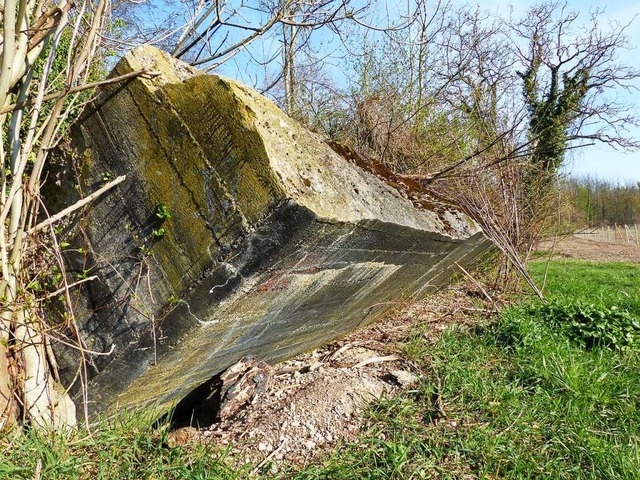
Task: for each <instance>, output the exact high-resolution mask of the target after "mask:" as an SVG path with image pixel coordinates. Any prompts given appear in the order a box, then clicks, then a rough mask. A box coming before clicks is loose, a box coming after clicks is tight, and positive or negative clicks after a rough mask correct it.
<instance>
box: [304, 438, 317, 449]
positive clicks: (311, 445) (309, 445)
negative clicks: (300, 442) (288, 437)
mask: <svg viewBox="0 0 640 480" xmlns="http://www.w3.org/2000/svg"><path fill="white" fill-rule="evenodd" d="M304 448H306V449H307V450H313V449H314V448H316V442H314V441H312V440H307V441H306V442H304Z"/></svg>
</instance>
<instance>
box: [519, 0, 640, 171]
mask: <svg viewBox="0 0 640 480" xmlns="http://www.w3.org/2000/svg"><path fill="white" fill-rule="evenodd" d="M589 15H590V16H589V19H588V20H587V21H585V22H583V21H582V19H581V18H580V15H579V13H578V12H571V11H568V10H567V7H566V5H563V4H558V3H555V2H547V3H542V4H539V5H536V6H534V7H532V8H531V9H530V10H529V12H528V13H527V15H526V16H525V19H524V20H522V21H521V22H519V23H517V24H516V25H514V26H513V27H512V31H513V32H514V33H515V35H514V39H513V45H514V50H515V53H516V57H517V60H518V61H519V62H520V63H521V65H522V66H523V67H524V68H523V70H522V71H520V72H518V74H519V76H520V78H521V79H522V92H523V98H524V103H525V107H526V109H527V111H528V128H527V135H526V141H527V143H528V146H529V148H528V151H529V160H530V164H531V167H532V171H531V173H532V175H533V176H534V177H535V179H537V180H540V179H547V180H548V179H550V178H553V177H554V175H555V174H556V172H557V171H558V169H559V168H560V166H561V165H562V163H563V161H564V159H565V153H566V151H567V150H568V149H571V148H576V147H580V146H585V145H589V144H593V143H596V142H600V143H607V144H610V145H613V146H614V147H620V148H624V149H636V148H638V147H639V146H640V143H639V142H638V141H637V140H635V139H633V138H630V137H629V135H628V134H627V132H626V129H627V128H628V127H629V126H632V125H637V124H638V119H637V117H635V116H634V115H633V114H632V113H631V108H630V105H629V104H628V103H624V102H623V101H619V100H617V99H616V98H615V96H614V95H613V89H619V90H626V91H627V92H631V91H634V90H637V87H635V86H634V84H633V81H634V80H637V79H638V78H639V77H640V72H639V71H638V70H637V69H635V68H633V67H631V66H625V65H621V64H620V63H619V62H618V58H617V56H618V55H619V54H620V52H621V51H622V50H624V49H628V48H629V47H630V46H629V44H628V38H627V37H626V35H625V32H626V30H627V28H628V27H629V25H630V24H625V25H620V24H616V23H611V24H610V25H609V27H608V28H606V29H603V28H602V27H601V25H600V24H601V22H602V16H603V11H601V10H592V11H591V12H590V13H589ZM523 44H526V47H520V46H521V45H523ZM532 180H533V179H532Z"/></svg>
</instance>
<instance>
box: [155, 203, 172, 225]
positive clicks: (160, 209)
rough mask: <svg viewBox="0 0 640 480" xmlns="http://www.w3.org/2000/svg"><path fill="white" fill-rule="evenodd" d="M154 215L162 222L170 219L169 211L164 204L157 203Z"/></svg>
mask: <svg viewBox="0 0 640 480" xmlns="http://www.w3.org/2000/svg"><path fill="white" fill-rule="evenodd" d="M154 213H155V215H156V217H158V218H159V219H160V220H161V221H163V222H164V221H165V220H168V219H170V218H171V211H170V210H169V209H168V208H167V206H166V205H165V204H164V203H159V204H158V205H156V208H155V209H154Z"/></svg>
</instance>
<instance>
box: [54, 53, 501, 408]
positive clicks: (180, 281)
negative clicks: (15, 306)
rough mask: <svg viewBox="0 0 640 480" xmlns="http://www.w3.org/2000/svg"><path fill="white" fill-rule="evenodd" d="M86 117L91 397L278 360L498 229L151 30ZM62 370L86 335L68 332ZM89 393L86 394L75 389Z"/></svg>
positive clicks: (428, 277) (426, 281)
mask: <svg viewBox="0 0 640 480" xmlns="http://www.w3.org/2000/svg"><path fill="white" fill-rule="evenodd" d="M140 69H148V70H155V71H159V72H160V73H161V74H160V75H159V76H157V77H154V78H137V79H134V80H131V81H129V82H127V83H126V84H123V85H109V86H106V87H104V88H103V89H102V91H101V93H100V94H99V96H98V97H97V99H96V100H95V101H94V102H93V103H92V104H91V105H90V106H89V107H88V108H87V109H86V111H85V112H84V114H83V116H82V118H81V119H80V120H79V121H78V122H77V124H76V125H75V127H74V132H75V133H74V148H75V149H76V153H77V157H78V158H79V159H80V164H81V166H80V173H81V180H82V182H83V185H82V190H83V191H85V192H90V191H92V190H95V189H96V188H97V187H98V186H99V185H101V184H102V183H103V182H104V181H105V179H108V178H111V177H115V176H117V175H121V174H126V175H127V180H126V181H125V182H124V183H122V184H120V186H118V187H117V189H116V190H114V191H112V192H110V193H109V194H107V195H105V196H103V197H102V198H101V199H100V200H99V201H98V202H96V203H95V204H93V205H92V206H91V208H90V210H89V212H88V213H87V214H86V215H85V217H84V218H83V219H82V221H81V222H79V223H78V227H77V229H76V232H78V230H81V234H77V233H76V237H75V239H74V245H73V246H75V247H82V250H81V253H82V254H81V255H77V256H76V257H70V258H69V262H70V268H71V269H72V270H73V269H74V268H75V269H76V270H77V271H78V272H82V273H83V274H86V272H90V273H91V274H93V275H99V277H100V280H99V281H97V282H92V283H86V284H83V285H82V287H80V288H81V289H80V290H79V292H78V295H79V297H78V302H79V307H78V312H77V313H78V323H79V324H78V328H79V334H80V336H81V337H82V338H83V339H84V341H85V344H86V347H87V348H88V349H90V350H92V351H97V352H101V353H107V352H112V353H111V354H109V355H93V356H92V355H90V354H85V357H86V358H87V361H88V376H89V378H90V382H89V385H88V401H89V403H88V406H89V411H90V413H95V412H105V411H106V412H112V411H114V410H116V409H119V408H123V407H140V406H152V405H153V406H155V408H157V409H158V412H162V411H165V410H166V409H167V408H168V407H169V406H171V405H172V404H175V403H176V402H177V401H179V400H180V399H182V398H183V397H184V396H186V395H187V394H188V393H189V392H191V391H192V390H194V389H195V388H196V387H197V386H199V385H201V384H202V383H204V382H205V381H207V380H208V379H210V378H211V377H212V376H214V375H216V374H218V373H220V372H222V371H223V370H225V369H226V368H227V367H229V366H230V365H233V364H234V363H235V362H237V361H238V360H239V359H240V358H242V357H244V356H255V357H256V359H257V360H258V361H268V362H276V361H279V360H283V359H285V358H287V357H291V356H293V355H295V354H296V353H299V352H302V351H305V350H310V349H312V348H314V347H317V346H318V345H320V344H322V343H325V342H327V341H329V340H331V339H334V338H336V337H339V336H341V335H344V334H345V333H347V332H349V331H350V330H352V329H353V328H355V327H357V326H359V325H362V324H365V323H368V322H371V321H373V320H375V319H376V318H378V317H379V316H380V315H381V314H383V313H384V312H385V311H387V310H388V309H389V308H391V307H393V306H395V305H397V303H398V302H399V301H402V300H403V299H409V298H418V297H421V296H425V295H427V294H428V293H430V292H433V291H434V290H436V289H437V288H439V287H440V286H442V285H443V284H445V283H446V282H447V281H448V279H449V278H450V277H451V275H452V274H453V273H454V272H456V268H457V267H455V263H456V262H457V263H459V264H460V265H462V266H466V265H467V264H468V263H470V262H471V261H472V260H474V259H475V258H476V257H477V256H478V255H479V254H480V253H481V252H483V251H484V250H486V248H487V245H488V244H487V242H486V241H485V240H484V238H483V237H482V235H481V234H480V233H477V228H476V227H475V226H474V225H473V224H472V223H470V222H469V221H468V220H467V219H466V217H465V216H464V215H462V214H461V213H460V212H457V211H455V210H453V209H450V208H445V207H443V206H437V207H436V208H434V209H431V210H427V209H424V208H416V206H414V204H413V203H412V202H411V201H410V200H409V199H408V198H406V196H405V195H404V193H401V191H400V190H399V189H396V188H393V187H391V186H389V185H388V184H387V183H385V182H384V181H383V180H381V179H380V178H378V177H377V176H376V175H374V174H373V173H371V172H369V171H367V170H365V169H362V168H360V167H358V166H356V165H355V164H353V163H352V162H350V161H347V160H346V159H345V158H344V157H342V156H341V155H339V154H337V153H336V152H335V151H334V150H332V149H331V148H330V147H329V146H328V145H327V144H326V143H325V142H324V140H323V139H322V138H321V137H320V136H318V135H316V134H314V133H311V132H309V131H307V130H305V129H304V128H302V127H301V126H300V125H299V124H298V123H297V122H296V121H294V120H292V119H291V118H289V117H287V116H286V115H284V114H283V113H282V112H281V111H280V110H279V109H278V108H277V107H276V106H275V105H274V104H273V103H272V102H270V101H269V100H267V99H266V98H264V97H262V96H260V95H259V94H257V93H256V92H254V91H253V90H250V89H248V88H246V87H244V86H242V85H240V84H238V83H236V82H234V81H231V80H227V79H224V78H221V77H217V76H209V75H204V74H203V73H202V72H199V71H197V70H195V69H193V68H191V67H189V66H187V65H185V64H183V63H181V62H179V61H177V60H174V59H172V58H171V57H169V56H168V55H166V54H165V53H163V52H161V51H160V50H157V49H155V48H153V47H149V46H144V47H140V48H137V49H135V50H133V51H132V52H130V53H129V54H128V55H127V56H126V57H125V58H124V59H123V60H122V61H121V62H120V63H119V64H118V65H117V67H116V69H115V72H114V75H121V74H125V73H128V72H133V71H136V70H140ZM58 357H59V363H60V365H61V367H62V370H63V378H64V379H65V380H66V381H68V382H70V381H71V380H72V379H73V378H74V376H75V375H76V372H77V365H78V352H77V350H75V349H65V348H63V347H59V348H58ZM76 398H77V399H78V400H80V399H81V393H80V392H79V389H78V392H77V393H76Z"/></svg>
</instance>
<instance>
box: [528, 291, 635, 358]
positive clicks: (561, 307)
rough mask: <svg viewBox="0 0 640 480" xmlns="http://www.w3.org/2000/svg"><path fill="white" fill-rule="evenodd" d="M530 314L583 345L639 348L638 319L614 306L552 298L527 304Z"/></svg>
mask: <svg viewBox="0 0 640 480" xmlns="http://www.w3.org/2000/svg"><path fill="white" fill-rule="evenodd" d="M531 313H532V314H534V315H536V316H538V317H540V318H541V319H542V320H544V321H545V322H546V323H548V324H549V325H551V326H552V327H553V328H555V329H558V330H560V331H561V332H562V333H563V334H565V335H566V336H568V337H569V338H570V339H571V340H573V341H575V342H578V343H579V344H581V345H582V346H584V347H585V348H593V347H596V346H601V347H608V348H613V349H618V350H625V349H634V350H635V349H639V348H640V321H639V319H638V317H637V316H636V315H635V314H634V313H633V312H631V311H629V310H627V309H624V308H620V307H618V306H617V305H603V304H597V303H589V302H586V301H584V300H564V299H562V300H556V301H552V302H549V303H547V304H542V305H537V306H534V307H531Z"/></svg>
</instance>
